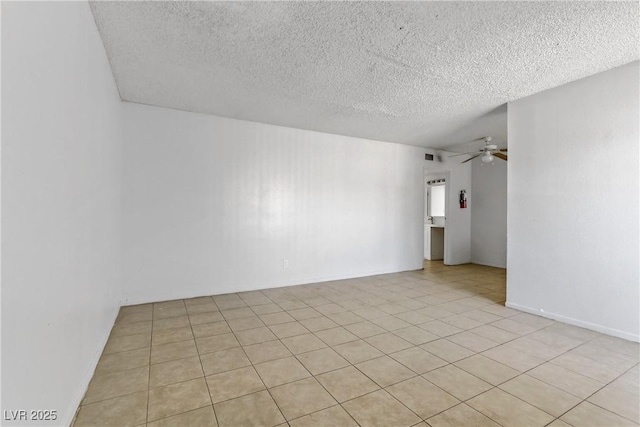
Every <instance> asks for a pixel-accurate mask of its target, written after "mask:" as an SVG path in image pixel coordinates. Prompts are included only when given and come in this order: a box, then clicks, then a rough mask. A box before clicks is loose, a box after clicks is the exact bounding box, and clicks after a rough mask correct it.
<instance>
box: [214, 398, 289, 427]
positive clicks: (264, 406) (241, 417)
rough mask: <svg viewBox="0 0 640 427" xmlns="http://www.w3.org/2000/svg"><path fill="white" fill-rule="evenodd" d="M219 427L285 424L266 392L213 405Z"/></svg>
mask: <svg viewBox="0 0 640 427" xmlns="http://www.w3.org/2000/svg"><path fill="white" fill-rule="evenodd" d="M213 408H214V410H215V413H216V417H217V418H218V425H219V426H220V427H253V426H269V427H271V426H276V425H279V424H282V423H283V422H285V419H284V417H283V416H282V413H280V410H279V409H278V407H277V406H276V404H275V402H274V401H273V399H272V398H271V396H270V395H269V393H268V392H267V391H260V392H258V393H253V394H249V395H247V396H242V397H239V398H236V399H232V400H228V401H226V402H222V403H218V404H215V405H213Z"/></svg>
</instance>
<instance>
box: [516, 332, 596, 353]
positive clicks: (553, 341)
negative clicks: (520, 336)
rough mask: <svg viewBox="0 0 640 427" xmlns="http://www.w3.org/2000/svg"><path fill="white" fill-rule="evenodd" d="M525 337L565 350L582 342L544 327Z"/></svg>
mask: <svg viewBox="0 0 640 427" xmlns="http://www.w3.org/2000/svg"><path fill="white" fill-rule="evenodd" d="M527 338H529V339H532V340H535V341H539V342H541V343H544V344H547V345H550V346H551V347H556V348H559V349H561V350H565V351H568V350H571V349H572V348H575V347H577V346H579V345H580V344H582V343H584V341H583V340H578V339H575V338H570V337H567V336H565V335H562V334H559V333H557V332H552V331H548V330H546V329H542V330H539V331H536V332H533V333H531V334H529V335H527Z"/></svg>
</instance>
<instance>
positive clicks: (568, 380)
mask: <svg viewBox="0 0 640 427" xmlns="http://www.w3.org/2000/svg"><path fill="white" fill-rule="evenodd" d="M527 375H529V376H531V377H534V378H537V379H539V380H540V381H543V382H545V383H547V384H550V385H552V386H554V387H556V388H559V389H560V390H563V391H566V392H567V393H569V394H572V395H574V396H577V397H580V398H582V399H586V398H587V397H589V396H591V395H592V394H593V393H595V392H596V391H598V390H599V389H600V388H602V386H603V385H604V384H602V383H600V382H598V381H596V380H593V379H591V378H587V377H585V376H583V375H580V374H576V373H575V372H572V371H569V370H567V369H565V368H562V367H560V366H556V365H553V364H550V363H545V364H544V365H540V366H538V367H537V368H534V369H532V370H531V371H529V372H527Z"/></svg>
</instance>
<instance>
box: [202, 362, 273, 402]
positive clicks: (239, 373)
mask: <svg viewBox="0 0 640 427" xmlns="http://www.w3.org/2000/svg"><path fill="white" fill-rule="evenodd" d="M207 385H208V386H209V394H210V395H211V401H212V402H213V403H214V404H216V403H218V402H223V401H225V400H229V399H234V398H236V397H240V396H244V395H247V394H251V393H255V392H257V391H260V390H264V388H265V387H264V384H263V382H262V380H261V379H260V377H259V376H258V374H257V372H256V370H255V369H254V368H253V367H252V366H247V367H246V368H240V369H236V370H234V371H226V372H222V373H219V374H215V375H210V376H207Z"/></svg>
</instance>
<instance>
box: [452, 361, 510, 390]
mask: <svg viewBox="0 0 640 427" xmlns="http://www.w3.org/2000/svg"><path fill="white" fill-rule="evenodd" d="M455 365H456V366H457V367H458V368H461V369H463V370H465V371H467V372H469V373H470V374H473V375H475V376H476V377H478V378H480V379H482V380H484V381H486V382H488V383H489V384H493V385H498V384H502V383H503V382H505V381H508V380H510V379H511V378H513V377H515V376H516V375H518V374H519V372H518V371H516V370H515V369H512V368H510V367H508V366H506V365H503V364H501V363H498V362H496V361H494V360H491V359H489V358H487V357H484V356H481V355H479V354H478V355H475V356H471V357H469V358H467V359H463V360H460V361H458V362H456V363H455Z"/></svg>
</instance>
